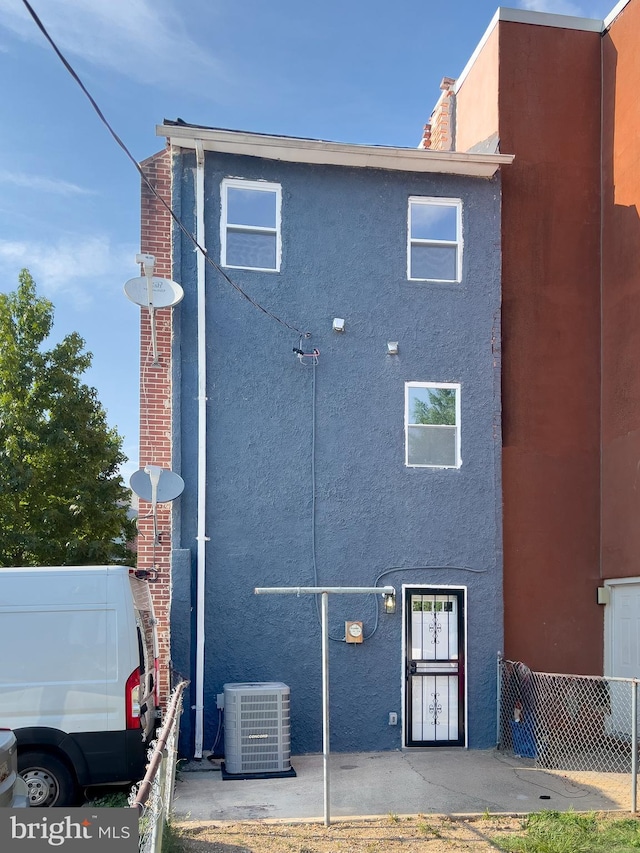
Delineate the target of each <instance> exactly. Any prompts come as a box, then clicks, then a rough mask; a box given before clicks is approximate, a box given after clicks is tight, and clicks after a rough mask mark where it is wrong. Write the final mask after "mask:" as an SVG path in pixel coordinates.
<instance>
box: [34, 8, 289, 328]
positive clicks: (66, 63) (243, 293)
mask: <svg viewBox="0 0 640 853" xmlns="http://www.w3.org/2000/svg"><path fill="white" fill-rule="evenodd" d="M22 2H23V3H24V5H25V7H26V9H27V11H28V12H29V14H30V15H31V17H32V18H33V20H34V22H35V24H36V26H37V27H38V29H39V30H40V32H41V33H42V35H43V36H44V37H45V38H46V40H47V41H48V42H49V44H50V45H51V47H52V48H53V50H54V52H55V54H56V55H57V57H58V59H59V60H60V62H62V64H63V65H64V67H65V68H66V69H67V71H68V72H69V74H70V75H71V76H72V77H73V79H74V80H75V81H76V83H77V84H78V86H79V87H80V88H81V89H82V91H83V92H84V94H85V95H86V97H87V98H88V100H89V103H90V104H91V106H92V107H93V109H94V110H95V112H96V114H97V116H98V118H99V119H100V121H101V122H102V123H103V124H104V126H105V127H106V128H107V130H108V131H109V133H110V134H111V136H112V137H113V139H114V140H115V142H116V143H117V144H118V145H119V146H120V148H122V150H123V151H124V153H125V154H126V156H127V157H128V158H129V160H131V162H132V163H133V165H134V166H135V168H136V171H137V172H138V174H139V175H140V177H141V178H142V180H143V182H144V184H145V185H146V186H147V187H148V189H149V190H150V191H151V192H152V193H153V195H154V196H155V197H156V198H157V199H158V201H159V202H160V203H161V204H162V205H163V207H165V208H166V209H167V211H168V212H169V214H170V216H171V218H172V220H173V221H174V222H175V224H176V225H177V226H178V228H179V229H180V230H181V231H182V233H183V234H184V235H185V237H187V239H188V240H190V241H191V243H193V245H194V247H195V248H196V250H197V251H198V252H201V253H202V254H203V256H204V258H205V261H206V262H207V263H208V264H209V265H210V266H211V267H213V269H215V270H216V272H218V273H219V274H220V275H221V276H222V278H223V279H224V280H225V281H226V282H227V284H230V285H231V287H233V288H234V290H236V291H237V292H238V293H239V294H240V296H242V297H243V299H246V300H247V302H249V303H250V304H251V305H253V307H254V308H257V309H258V311H262V313H263V314H266V315H267V317H270V318H271V319H272V320H275V321H276V323H279V324H280V325H281V326H284V327H285V328H286V329H289V330H290V331H292V332H295V333H296V334H297V335H303V334H304V332H301V331H300V329H297V328H296V327H295V326H292V325H291V324H290V323H287V322H286V320H283V319H282V318H280V317H278V316H277V315H276V314H274V313H273V312H272V311H269V309H268V308H265V307H264V306H263V305H261V304H260V303H259V302H256V300H255V299H253V297H252V296H250V295H249V294H248V293H247V292H246V291H244V290H243V289H242V288H241V287H240V285H239V284H237V283H236V282H235V281H233V279H232V278H230V276H229V275H227V273H226V272H225V271H224V270H223V269H222V267H220V266H219V265H218V264H217V263H216V262H215V261H214V260H213V259H212V258H210V257H209V255H208V254H207V250H206V249H205V248H204V247H203V246H201V245H200V243H199V242H198V241H197V239H196V238H195V237H194V236H193V234H192V233H191V232H190V231H189V229H188V228H187V227H186V226H185V225H184V223H183V222H182V220H181V219H180V217H178V216H176V214H175V213H174V211H173V209H172V207H171V205H170V204H167V202H166V201H165V200H164V198H163V197H162V196H161V195H160V193H159V192H158V191H157V190H156V188H155V187H154V186H153V184H152V183H151V181H149V179H148V178H147V176H146V175H145V173H144V171H143V169H142V167H141V166H140V164H139V163H138V161H137V160H136V158H135V157H134V156H133V154H132V153H131V152H130V151H129V149H128V148H127V146H126V145H125V143H124V142H123V141H122V139H121V138H120V137H119V136H118V134H117V133H116V132H115V130H114V129H113V127H111V125H110V124H109V121H108V120H107V118H106V117H105V115H104V113H103V112H102V110H101V109H100V107H99V106H98V104H97V102H96V100H95V98H94V97H93V96H92V95H91V93H90V92H89V90H88V89H87V87H86V86H85V85H84V83H83V82H82V80H81V79H80V77H79V76H78V74H77V72H76V71H75V69H74V68H73V66H72V65H71V63H70V62H69V61H68V59H67V58H66V57H65V56H64V54H63V53H62V51H61V50H60V48H59V47H58V45H57V44H56V43H55V41H54V40H53V38H52V37H51V35H50V34H49V32H48V31H47V28H46V27H45V25H44V24H43V23H42V21H41V20H40V18H39V17H38V14H37V13H36V11H35V10H34V9H33V7H32V6H31V4H30V3H29V2H28V0H22Z"/></svg>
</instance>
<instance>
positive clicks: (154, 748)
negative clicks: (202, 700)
mask: <svg viewBox="0 0 640 853" xmlns="http://www.w3.org/2000/svg"><path fill="white" fill-rule="evenodd" d="M188 683H189V682H188V681H182V682H180V684H178V685H177V687H176V688H175V689H174V691H173V694H172V696H171V701H170V702H169V708H168V710H167V713H166V716H165V719H164V722H163V724H162V728H161V729H160V731H159V732H158V737H157V738H156V740H155V741H153V742H152V744H151V746H150V749H149V765H148V767H147V772H146V774H145V777H144V779H143V780H142V781H141V782H138V784H137V785H135V786H134V787H133V790H132V792H131V796H130V797H129V805H130V806H132V807H133V808H136V809H138V814H139V820H140V843H139V848H138V849H139V851H140V853H160V851H161V849H162V835H163V832H164V829H165V826H166V824H167V821H168V820H169V817H170V815H171V807H172V804H173V792H174V787H175V775H176V764H177V759H178V734H179V731H180V715H181V714H182V694H183V692H184V689H185V687H186V686H187V685H188Z"/></svg>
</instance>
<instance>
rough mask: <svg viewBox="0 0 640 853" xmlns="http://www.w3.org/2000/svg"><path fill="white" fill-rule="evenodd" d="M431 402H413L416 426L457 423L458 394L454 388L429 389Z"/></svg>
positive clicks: (417, 400) (451, 424) (452, 424)
mask: <svg viewBox="0 0 640 853" xmlns="http://www.w3.org/2000/svg"><path fill="white" fill-rule="evenodd" d="M427 393H428V395H429V401H428V402H426V401H425V400H420V399H419V398H416V399H415V400H414V401H413V417H414V421H413V423H415V424H447V425H449V426H454V425H455V422H456V392H455V390H454V389H453V388H429V389H428V391H427Z"/></svg>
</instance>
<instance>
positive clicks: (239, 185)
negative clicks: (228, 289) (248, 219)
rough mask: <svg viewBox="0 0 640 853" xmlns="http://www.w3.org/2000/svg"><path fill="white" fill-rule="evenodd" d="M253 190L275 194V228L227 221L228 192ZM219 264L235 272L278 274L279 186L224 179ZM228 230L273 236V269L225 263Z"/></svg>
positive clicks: (264, 182)
mask: <svg viewBox="0 0 640 853" xmlns="http://www.w3.org/2000/svg"><path fill="white" fill-rule="evenodd" d="M230 188H233V189H241V190H252V191H253V190H255V191H258V192H268V193H273V194H275V197H276V224H275V228H265V227H262V226H256V225H245V224H244V223H242V222H229V221H228V190H229V189H230ZM220 205H221V214H220V263H221V265H222V266H223V267H227V268H228V269H236V270H256V271H257V272H280V260H281V257H282V234H281V230H282V229H281V220H282V187H281V186H280V184H272V183H268V182H267V181H248V180H243V179H242V178H224V179H223V181H222V185H221V189H220ZM230 229H233V230H235V231H239V232H244V233H247V234H249V233H251V232H253V233H255V234H273V235H275V238H276V260H275V266H274V267H250V266H246V265H244V264H242V265H240V264H228V263H227V234H228V232H229V230H230Z"/></svg>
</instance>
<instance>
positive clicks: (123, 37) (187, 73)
mask: <svg viewBox="0 0 640 853" xmlns="http://www.w3.org/2000/svg"><path fill="white" fill-rule="evenodd" d="M39 5H40V8H37V9H36V13H37V14H38V15H39V17H40V19H41V21H42V23H43V25H44V26H45V28H46V29H47V30H48V32H49V34H50V35H51V37H52V38H53V40H54V41H55V42H56V44H57V45H58V47H59V48H60V50H61V51H62V53H63V54H65V55H67V58H68V59H70V60H71V59H72V58H73V57H81V58H82V59H85V60H87V61H88V62H91V63H93V64H95V65H99V66H102V67H105V68H110V69H112V70H115V71H117V72H119V73H121V74H123V75H125V76H127V77H130V78H132V79H134V80H137V81H138V82H141V83H149V84H163V85H167V84H170V85H181V84H184V83H185V82H189V83H190V84H192V85H193V84H195V85H198V86H207V87H209V86H211V85H212V83H214V82H215V83H218V84H219V83H220V82H221V81H222V80H223V78H224V77H225V74H224V72H223V69H222V66H221V64H220V63H218V62H216V60H215V59H214V58H213V56H211V55H210V54H209V53H207V52H206V51H205V50H203V49H202V48H201V47H200V46H199V45H198V44H197V43H196V42H195V41H194V40H193V39H192V38H191V36H190V35H189V33H188V32H187V30H186V27H185V24H184V20H183V17H184V16H181V15H180V14H179V12H178V8H177V5H178V4H177V2H176V0H108V2H106V0H47V2H46V3H41V4H39ZM0 26H2V27H5V28H6V29H9V30H11V31H12V32H13V33H14V34H15V35H17V36H19V37H20V38H21V39H24V40H25V41H31V42H36V43H38V44H40V45H42V46H47V47H48V45H47V44H46V41H45V40H44V37H43V35H42V33H41V32H40V30H39V29H38V27H37V26H36V24H35V22H34V21H33V20H32V18H31V16H30V15H29V14H28V12H27V11H26V8H25V7H24V5H23V4H22V3H21V2H20V0H0ZM203 75H205V77H204V78H203Z"/></svg>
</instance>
